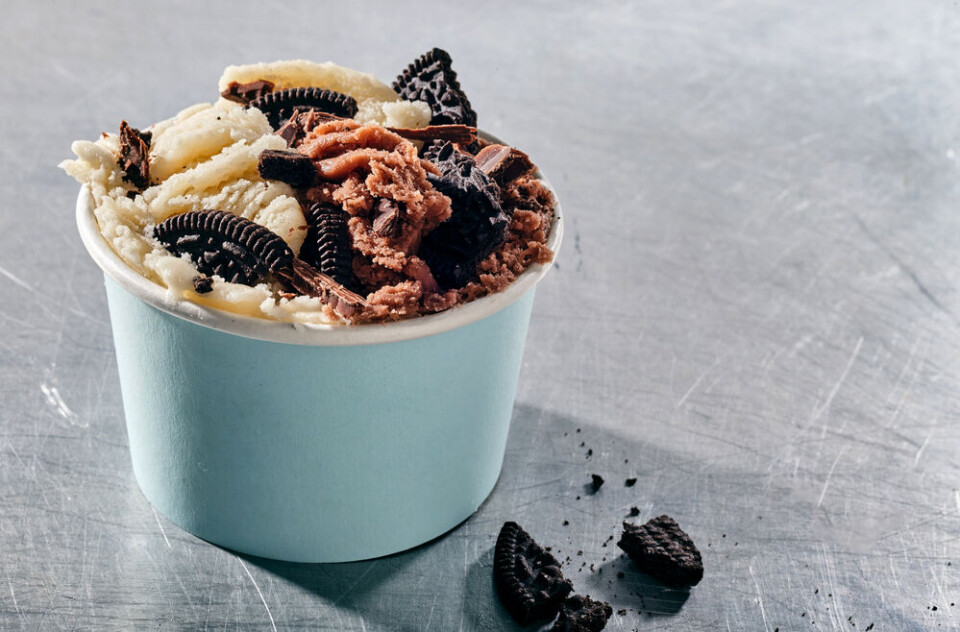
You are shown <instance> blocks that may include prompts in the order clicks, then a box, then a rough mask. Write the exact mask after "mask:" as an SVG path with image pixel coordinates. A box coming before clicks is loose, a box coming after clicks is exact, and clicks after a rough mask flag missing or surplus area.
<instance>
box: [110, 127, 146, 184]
mask: <svg viewBox="0 0 960 632" xmlns="http://www.w3.org/2000/svg"><path fill="white" fill-rule="evenodd" d="M152 139H153V134H151V133H150V132H141V131H140V130H138V129H136V128H134V127H130V125H129V124H128V123H127V122H126V121H120V156H119V157H118V159H117V164H119V165H120V169H122V170H123V179H124V180H126V181H127V182H129V183H130V184H132V185H133V186H135V187H137V189H138V190H140V191H143V190H144V189H146V188H147V187H148V186H150V141H151V140H152Z"/></svg>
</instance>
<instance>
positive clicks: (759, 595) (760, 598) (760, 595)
mask: <svg viewBox="0 0 960 632" xmlns="http://www.w3.org/2000/svg"><path fill="white" fill-rule="evenodd" d="M747 568H748V569H749V570H750V577H752V578H753V583H754V584H755V585H756V587H757V602H758V603H759V604H760V616H761V618H763V629H764V630H765V631H766V632H770V625H769V624H768V623H767V613H766V611H765V610H764V609H763V591H762V590H760V582H759V581H757V576H756V574H755V573H754V572H753V564H751V565H750V566H748V567H747Z"/></svg>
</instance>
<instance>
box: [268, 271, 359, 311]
mask: <svg viewBox="0 0 960 632" xmlns="http://www.w3.org/2000/svg"><path fill="white" fill-rule="evenodd" d="M277 276H278V277H279V278H280V279H281V280H282V281H284V282H286V284H287V285H289V286H290V287H291V288H293V289H295V290H296V291H297V292H299V293H301V294H306V295H307V296H316V297H317V298H319V299H320V300H321V301H323V302H324V303H325V304H327V305H330V306H331V307H332V308H333V311H335V312H336V313H337V314H339V315H340V316H343V317H344V318H350V317H351V316H354V315H356V314H358V313H359V312H361V311H362V310H363V308H364V307H366V306H367V301H366V299H364V298H363V297H362V296H360V295H359V294H357V293H355V292H352V291H350V290H348V289H347V288H345V287H343V285H341V284H340V283H338V282H337V281H336V280H335V279H333V278H331V277H329V276H327V275H326V274H324V273H322V272H320V271H319V270H317V269H316V268H314V267H313V266H311V265H310V264H308V263H306V262H305V261H303V260H302V259H299V258H297V259H294V260H293V267H292V269H284V270H280V271H279V272H278V273H277Z"/></svg>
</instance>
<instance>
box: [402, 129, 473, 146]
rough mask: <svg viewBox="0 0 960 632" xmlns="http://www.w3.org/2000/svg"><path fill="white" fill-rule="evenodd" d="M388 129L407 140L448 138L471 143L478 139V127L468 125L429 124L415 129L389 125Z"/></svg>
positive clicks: (452, 140)
mask: <svg viewBox="0 0 960 632" xmlns="http://www.w3.org/2000/svg"><path fill="white" fill-rule="evenodd" d="M387 129H388V130H390V131H391V132H393V133H394V134H396V135H397V136H401V137H403V138H406V139H407V140H423V141H439V140H446V141H450V142H451V143H457V144H458V145H469V144H470V143H472V142H474V141H475V140H477V128H476V127H469V126H467V125H428V126H427V127H421V128H419V129H414V128H410V127H388V128H387Z"/></svg>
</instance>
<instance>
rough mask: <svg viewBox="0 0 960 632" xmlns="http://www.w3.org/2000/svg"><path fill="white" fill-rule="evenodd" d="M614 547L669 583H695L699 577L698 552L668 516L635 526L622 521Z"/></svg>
mask: <svg viewBox="0 0 960 632" xmlns="http://www.w3.org/2000/svg"><path fill="white" fill-rule="evenodd" d="M617 546H619V547H620V548H621V549H623V550H624V551H626V553H627V555H629V556H630V559H632V560H633V561H634V562H635V563H636V564H637V566H639V567H640V570H641V571H643V572H644V573H647V574H648V575H652V576H653V577H656V578H657V579H659V580H660V581H662V582H663V583H665V584H669V585H671V586H695V585H696V584H698V583H699V582H700V580H701V579H703V561H702V559H701V558H700V551H699V550H697V547H696V546H695V545H694V544H693V540H691V539H690V536H688V535H687V534H686V533H684V532H683V530H682V529H681V528H680V526H679V525H678V524H677V522H676V521H675V520H674V519H673V518H671V517H670V516H658V517H656V518H653V519H652V520H650V521H649V522H647V523H646V524H644V525H642V526H639V525H633V524H630V523H628V522H624V523H623V535H622V536H621V537H620V541H619V542H617Z"/></svg>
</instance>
